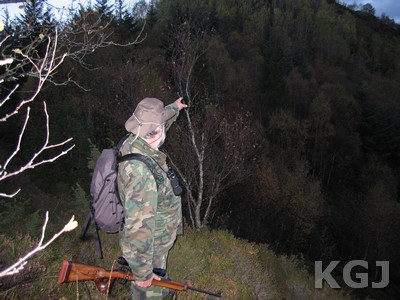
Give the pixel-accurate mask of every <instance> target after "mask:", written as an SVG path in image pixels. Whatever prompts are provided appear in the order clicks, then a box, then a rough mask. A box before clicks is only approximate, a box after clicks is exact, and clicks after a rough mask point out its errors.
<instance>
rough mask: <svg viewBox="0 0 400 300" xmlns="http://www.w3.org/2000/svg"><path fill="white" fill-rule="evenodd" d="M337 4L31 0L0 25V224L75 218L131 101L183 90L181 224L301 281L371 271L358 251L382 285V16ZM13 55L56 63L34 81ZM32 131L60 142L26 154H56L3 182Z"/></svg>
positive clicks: (386, 125) (395, 173)
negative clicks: (331, 269)
mask: <svg viewBox="0 0 400 300" xmlns="http://www.w3.org/2000/svg"><path fill="white" fill-rule="evenodd" d="M112 2H113V1H112ZM338 2H339V1H328V0H297V1H293V0H268V1H265V0H207V1H205V0H192V1H182V0H158V1H143V0H142V1H138V2H137V3H136V4H135V5H134V7H129V8H128V7H127V6H126V4H124V2H123V1H115V3H114V2H113V3H112V4H111V1H101V0H96V1H91V4H90V5H89V6H87V7H83V6H82V7H80V8H79V9H75V10H70V11H68V13H67V12H65V15H64V18H63V19H62V20H61V21H60V19H59V18H58V17H57V15H56V12H55V11H54V10H52V9H51V8H50V9H47V8H46V6H45V4H46V1H44V0H36V1H34V0H31V2H29V3H27V4H26V5H25V8H24V9H23V11H22V12H21V15H20V16H18V17H15V18H8V19H6V21H4V29H3V30H2V31H1V32H0V33H1V37H2V38H1V40H2V44H1V51H2V52H1V59H6V58H9V57H14V59H15V60H14V62H13V63H12V64H10V65H7V64H2V65H1V66H0V68H1V76H0V78H1V81H0V84H1V98H0V102H1V106H0V119H1V122H0V126H1V127H0V193H2V195H5V194H7V195H8V196H7V197H5V196H4V197H0V225H1V226H0V228H1V232H2V233H4V234H9V235H18V234H32V235H37V234H38V232H40V228H41V224H42V217H43V215H44V212H45V211H49V212H50V214H51V216H52V218H53V222H54V223H56V224H58V223H59V224H62V223H63V222H64V220H65V218H66V216H69V215H70V212H73V213H74V214H75V215H76V216H77V217H78V218H80V222H83V220H84V218H85V214H86V212H87V211H88V207H89V206H88V205H89V204H88V203H89V196H88V195H89V185H90V179H91V177H90V176H91V168H93V163H94V162H95V159H96V157H97V155H98V153H99V151H100V150H102V149H104V148H108V147H111V146H113V145H114V144H115V143H116V142H117V141H118V140H119V139H120V138H121V137H122V136H123V135H124V134H125V128H124V124H125V121H126V120H127V119H128V118H129V117H130V115H131V114H132V112H133V110H134V108H135V106H136V104H137V103H138V102H139V101H140V100H141V99H143V98H144V97H148V96H150V97H156V98H159V99H161V100H163V101H164V103H165V104H169V103H172V102H173V101H174V100H175V99H177V98H178V97H179V96H183V97H184V101H185V102H186V103H188V104H189V109H187V110H186V111H182V112H181V115H180V117H179V119H178V121H177V124H176V126H175V127H173V128H172V129H171V130H170V131H169V133H168V136H167V140H166V144H165V146H164V150H165V152H166V153H168V156H169V157H170V159H171V164H172V165H173V166H174V168H175V169H176V170H177V174H178V175H179V177H180V179H181V182H182V183H183V186H184V188H185V190H186V193H185V195H184V196H183V198H182V200H183V208H184V217H185V225H186V226H189V227H191V228H193V229H197V230H202V229H204V228H208V229H210V230H213V229H224V230H228V231H229V232H231V233H232V234H233V235H234V236H235V237H238V238H242V239H245V240H247V241H249V242H254V243H260V244H268V245H269V246H270V248H271V249H272V250H273V251H274V252H275V253H277V254H284V255H295V256H297V257H301V258H302V261H303V262H304V263H305V264H306V265H307V266H308V268H309V270H310V274H313V271H314V261H323V262H324V264H325V265H327V264H329V262H331V261H340V264H339V267H338V268H337V269H336V271H337V272H340V268H341V267H342V268H343V265H344V264H346V262H348V261H352V260H364V261H367V262H368V273H369V282H379V281H380V280H381V270H380V268H379V267H378V266H377V265H376V262H377V261H389V263H390V284H389V286H388V287H387V288H386V289H385V292H384V293H386V294H385V295H386V296H379V297H382V298H380V299H384V297H387V299H391V298H390V297H393V298H395V297H396V295H397V296H398V295H399V294H400V274H399V272H398V268H399V267H400V25H399V24H396V23H394V21H393V20H390V19H389V18H387V17H386V18H379V17H376V16H374V15H373V14H371V13H370V12H368V11H364V10H357V9H354V8H352V7H346V6H345V5H342V4H340V3H338ZM6 37H7V38H6ZM55 37H57V39H58V40H57V43H58V44H57V47H54V44H51V45H50V46H49V43H48V39H47V38H49V40H51V41H53V42H54V39H55ZM15 49H18V50H19V51H18V50H17V51H16V50H15ZM49 49H50V50H51V51H49ZM53 50H54V52H53ZM23 54H27V55H28V57H31V58H32V60H33V61H34V62H35V63H36V65H37V66H40V63H41V62H43V61H45V60H46V59H48V57H47V56H48V55H49V54H54V62H55V63H57V62H61V64H60V65H59V66H57V69H55V70H54V72H52V73H51V75H50V76H48V77H46V72H47V71H48V70H49V69H51V65H46V66H45V67H43V68H42V69H37V68H33V67H32V65H31V64H29V63H26V57H25V56H23ZM46 57H47V58H46ZM43 79H45V80H43ZM42 81H43V82H42ZM37 91H40V93H38V94H37V95H36V94H35V92H37ZM33 96H34V99H33V101H31V102H28V103H26V104H25V102H24V103H23V105H22V106H20V104H21V103H22V102H21V101H23V100H27V99H32V98H33ZM8 98H9V100H7V101H4V100H5V99H8ZM44 103H45V104H44ZM28 107H29V109H30V112H29V113H30V115H29V122H28V125H27V126H26V130H25V134H24V135H23V139H22V141H21V143H20V144H19V137H20V136H21V128H23V125H24V122H25V121H26V114H27V109H28ZM16 109H17V113H16V114H13V115H11V116H10V113H12V112H14V111H15V110H16ZM47 115H48V116H49V124H48V126H46V116H47ZM46 128H47V129H50V134H49V137H50V143H52V144H58V143H61V142H63V141H67V142H66V143H65V144H63V145H61V146H60V147H56V148H49V149H46V151H43V152H44V153H41V156H39V157H38V158H37V159H36V162H40V161H43V160H46V159H51V158H53V157H55V156H57V155H58V154H59V153H61V152H62V151H66V150H68V151H67V152H66V153H65V154H63V155H61V156H60V157H58V158H57V159H56V160H54V161H52V162H49V163H46V164H39V165H38V166H34V167H29V166H28V167H27V168H26V170H23V172H21V173H20V174H17V175H15V176H11V177H7V176H6V174H8V173H11V172H12V171H14V170H16V171H18V170H20V169H19V168H20V167H21V166H26V165H27V162H29V161H30V159H31V158H32V157H33V156H35V155H36V153H38V151H39V150H42V149H43V145H44V143H45V139H46ZM69 138H72V140H71V141H69V140H68V139H69ZM17 145H19V146H20V149H21V150H20V151H18V153H17V155H15V156H13V157H12V160H10V161H8V159H9V158H10V156H11V155H12V153H14V151H15V149H16V148H17ZM72 145H74V147H73V148H72V149H70V147H71V146H72ZM3 167H4V168H3ZM6 167H7V168H6ZM6 171H7V172H6ZM18 189H21V191H20V192H18V193H17V194H16V195H14V196H12V197H11V196H10V195H11V194H13V193H14V192H16V191H17V190H18ZM79 193H81V194H79ZM82 195H83V196H82ZM62 218H63V219H62ZM50 247H51V246H50ZM45 251H46V250H45ZM0 256H1V251H0ZM340 266H341V267H340ZM370 286H371V285H369V287H370ZM376 292H377V291H374V290H373V289H371V288H364V289H361V290H359V291H357V293H358V294H359V296H360V297H365V296H366V295H369V296H370V297H372V298H373V297H374V296H376V294H375V293H376ZM376 299H378V298H376Z"/></svg>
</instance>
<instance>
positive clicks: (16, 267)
mask: <svg viewBox="0 0 400 300" xmlns="http://www.w3.org/2000/svg"><path fill="white" fill-rule="evenodd" d="M74 219H75V216H72V218H71V220H69V222H68V223H67V224H66V225H65V226H64V228H63V229H62V230H61V231H59V232H58V233H56V234H55V235H54V236H53V237H52V238H51V239H50V240H48V241H47V242H46V243H45V244H43V241H44V238H45V234H46V227H47V223H48V221H49V212H48V211H46V218H45V221H44V224H43V227H42V235H41V237H40V240H39V243H38V244H37V246H36V248H35V249H33V250H32V251H30V252H28V253H27V254H25V256H23V257H21V258H20V259H19V260H18V261H17V262H16V263H14V264H13V265H12V266H10V267H8V268H7V269H5V270H3V271H0V278H1V277H4V276H11V275H14V274H16V273H19V272H20V271H22V270H23V269H24V267H25V265H26V264H27V263H28V259H29V258H31V257H32V256H33V255H34V254H36V253H37V252H39V251H42V250H43V249H45V248H46V247H48V246H49V245H50V244H51V243H52V242H54V241H55V240H56V239H57V238H58V237H59V236H60V235H61V234H63V233H64V232H68V231H71V230H74V229H75V228H76V227H77V226H78V222H77V221H75V220H74Z"/></svg>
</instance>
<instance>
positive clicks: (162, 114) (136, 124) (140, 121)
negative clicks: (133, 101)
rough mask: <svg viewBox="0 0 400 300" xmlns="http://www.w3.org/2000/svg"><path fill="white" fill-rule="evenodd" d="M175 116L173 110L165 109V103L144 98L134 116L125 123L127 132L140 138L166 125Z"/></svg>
mask: <svg viewBox="0 0 400 300" xmlns="http://www.w3.org/2000/svg"><path fill="white" fill-rule="evenodd" d="M174 115H175V111H174V110H172V109H165V107H164V103H163V102H162V101H161V100H158V99H156V98H144V99H143V100H141V101H140V102H139V104H138V105H137V106H136V109H135V111H134V112H133V114H132V116H131V117H130V118H129V119H128V121H126V122H125V128H126V130H127V131H129V132H132V133H134V134H136V135H139V136H140V137H145V136H146V135H147V134H148V133H150V132H152V131H153V130H155V129H156V128H157V127H158V126H160V125H162V124H164V123H165V122H166V121H168V120H169V119H171V118H172V117H173V116H174Z"/></svg>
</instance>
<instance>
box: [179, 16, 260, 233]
mask: <svg viewBox="0 0 400 300" xmlns="http://www.w3.org/2000/svg"><path fill="white" fill-rule="evenodd" d="M206 39H207V36H206V34H205V31H204V30H203V29H202V28H201V26H197V25H195V24H193V23H192V22H191V20H190V19H188V20H186V21H184V22H183V23H182V24H181V25H180V26H179V27H177V29H176V32H175V34H174V39H173V44H174V47H173V51H172V58H171V66H172V70H173V74H174V78H175V82H176V83H175V84H176V87H177V89H178V90H179V93H180V95H182V96H184V100H185V101H186V104H188V106H189V107H188V108H187V109H185V110H184V116H185V121H186V124H185V126H183V127H182V128H181V132H180V135H179V136H180V137H181V140H179V141H178V143H179V147H174V149H178V150H174V151H176V152H179V155H177V153H174V157H181V158H182V161H181V162H180V167H177V166H176V165H174V167H175V168H176V169H177V172H178V173H179V175H180V177H181V179H182V181H183V184H184V186H185V189H186V198H187V202H188V209H189V215H190V220H191V224H192V226H193V227H194V228H197V229H200V228H202V227H203V226H204V225H205V224H207V222H208V221H209V219H210V217H211V216H212V212H213V211H212V209H213V205H214V204H215V201H216V199H217V196H218V195H220V193H221V192H222V191H224V190H225V189H226V188H228V187H230V186H232V185H234V184H235V183H237V182H238V181H240V180H241V179H243V177H244V176H246V168H245V167H246V161H247V159H248V158H249V157H250V156H251V155H252V153H254V151H255V149H256V148H257V147H258V141H257V132H256V129H255V128H254V127H252V125H251V119H252V118H251V115H250V114H249V113H247V112H246V111H244V110H243V111H242V112H241V113H236V114H232V115H228V114H226V113H224V112H223V111H222V110H221V109H220V108H218V107H217V106H215V105H212V104H211V103H207V102H210V101H208V99H206V96H205V93H202V95H201V94H200V92H199V90H201V89H200V88H199V86H200V85H199V82H197V80H196V78H195V67H196V64H197V63H198V62H199V59H200V58H201V57H202V56H203V55H206V52H207V42H206ZM195 111H196V112H195ZM178 139H179V138H178Z"/></svg>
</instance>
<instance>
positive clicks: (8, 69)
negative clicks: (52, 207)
mask: <svg viewBox="0 0 400 300" xmlns="http://www.w3.org/2000/svg"><path fill="white" fill-rule="evenodd" d="M0 4H1V3H0ZM110 23H111V20H108V21H106V22H104V20H102V18H101V16H99V15H97V16H96V15H94V16H93V14H89V13H87V12H85V11H84V10H82V11H81V13H80V17H76V18H75V19H74V20H73V21H72V23H71V24H70V25H68V26H61V25H60V28H59V27H58V26H54V27H51V26H46V25H44V26H43V30H42V31H41V33H39V34H38V35H37V36H34V37H30V43H27V44H25V45H24V46H23V47H22V46H21V47H15V46H12V45H13V44H12V43H8V42H7V40H8V39H9V38H10V36H9V35H8V34H7V33H6V32H4V24H3V22H1V21H0V34H1V35H0V36H1V40H0V67H1V74H0V86H1V95H2V98H0V125H1V124H5V123H6V122H7V121H9V120H10V119H11V118H14V117H16V116H18V115H22V118H23V124H22V127H21V128H20V130H19V133H18V134H17V135H18V137H17V141H16V145H15V148H14V149H13V150H12V151H11V152H10V153H9V154H6V157H5V158H4V160H2V161H0V182H1V181H4V180H6V179H10V178H11V177H14V176H17V175H19V174H21V173H23V172H25V171H26V170H28V169H34V168H36V167H38V166H40V165H43V164H47V163H52V162H54V161H55V160H57V159H58V158H60V157H61V156H63V155H65V154H67V153H68V152H70V151H71V150H72V149H73V148H74V146H75V145H73V144H71V141H72V138H67V139H65V140H63V141H58V142H55V143H51V142H50V140H51V131H50V125H49V124H50V123H49V120H50V116H49V114H48V111H47V106H46V102H45V101H42V103H43V111H44V114H45V116H46V125H45V132H44V133H43V135H44V141H43V143H42V145H41V146H40V147H39V150H37V151H36V152H35V153H34V154H32V156H31V157H30V158H29V159H28V160H27V161H26V162H25V163H22V164H18V163H16V162H15V159H16V157H17V156H18V154H19V153H20V152H21V147H22V141H23V139H24V135H25V132H26V129H27V127H29V121H30V111H31V107H32V106H33V105H37V103H38V101H39V97H40V96H39V94H40V92H41V91H42V89H43V88H44V85H45V83H53V84H66V83H71V82H72V83H73V82H74V81H73V79H72V78H70V77H68V78H65V80H64V81H63V82H62V83H60V82H56V81H55V80H54V78H55V77H54V75H55V74H56V73H57V69H58V68H59V67H60V65H61V64H62V63H63V62H64V61H65V59H67V58H70V59H74V60H76V61H78V62H80V63H81V64H84V57H85V56H86V55H88V54H89V53H92V52H94V51H95V50H96V49H97V48H100V47H106V46H109V45H116V44H115V43H113V42H112V41H111V39H110V37H111V35H112V31H110V30H107V29H108V26H109V24H110ZM142 30H143V28H142ZM139 42H140V34H139V35H138V36H137V39H136V40H134V41H132V42H129V43H127V44H125V45H120V46H129V45H133V44H136V43H139ZM10 48H11V49H10ZM39 48H40V50H41V51H39ZM21 77H25V78H31V79H33V81H34V82H35V86H34V88H33V89H32V90H31V91H29V92H24V93H23V94H21V95H29V96H25V97H24V96H23V97H22V99H21V96H20V95H19V94H18V92H19V91H18V90H19V88H20V85H19V78H21ZM76 84H77V83H76ZM6 86H7V89H6ZM10 86H11V88H10ZM17 94H18V95H17ZM50 151H51V152H50ZM45 153H46V154H45ZM20 190H21V189H20V188H18V189H17V190H14V191H0V198H13V197H15V196H16V195H17V194H18V193H19V192H20ZM47 222H48V213H46V219H45V223H44V226H43V228H42V236H41V238H40V240H39V243H38V245H37V247H36V248H35V249H33V250H32V251H30V252H29V253H27V254H26V255H25V256H24V257H22V258H20V259H19V260H18V261H17V262H16V263H15V264H13V265H12V266H10V267H8V268H7V269H5V270H3V271H0V277H2V276H8V275H13V274H15V273H18V272H19V271H21V270H22V269H23V268H24V266H25V264H26V263H27V260H28V259H29V258H31V257H32V255H34V254H35V253H36V252H38V251H41V250H43V249H45V248H46V247H47V246H48V245H49V244H50V243H52V242H53V241H54V240H55V239H56V238H57V237H58V236H60V235H61V234H62V233H64V232H66V231H70V230H72V229H74V228H75V227H76V226H77V222H76V221H74V217H72V219H71V220H70V222H69V223H68V224H67V225H66V226H65V227H64V228H63V229H62V230H61V231H60V232H59V233H57V234H55V235H54V236H53V238H51V239H50V240H49V241H48V242H46V243H43V242H44V237H45V231H46V227H47Z"/></svg>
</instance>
